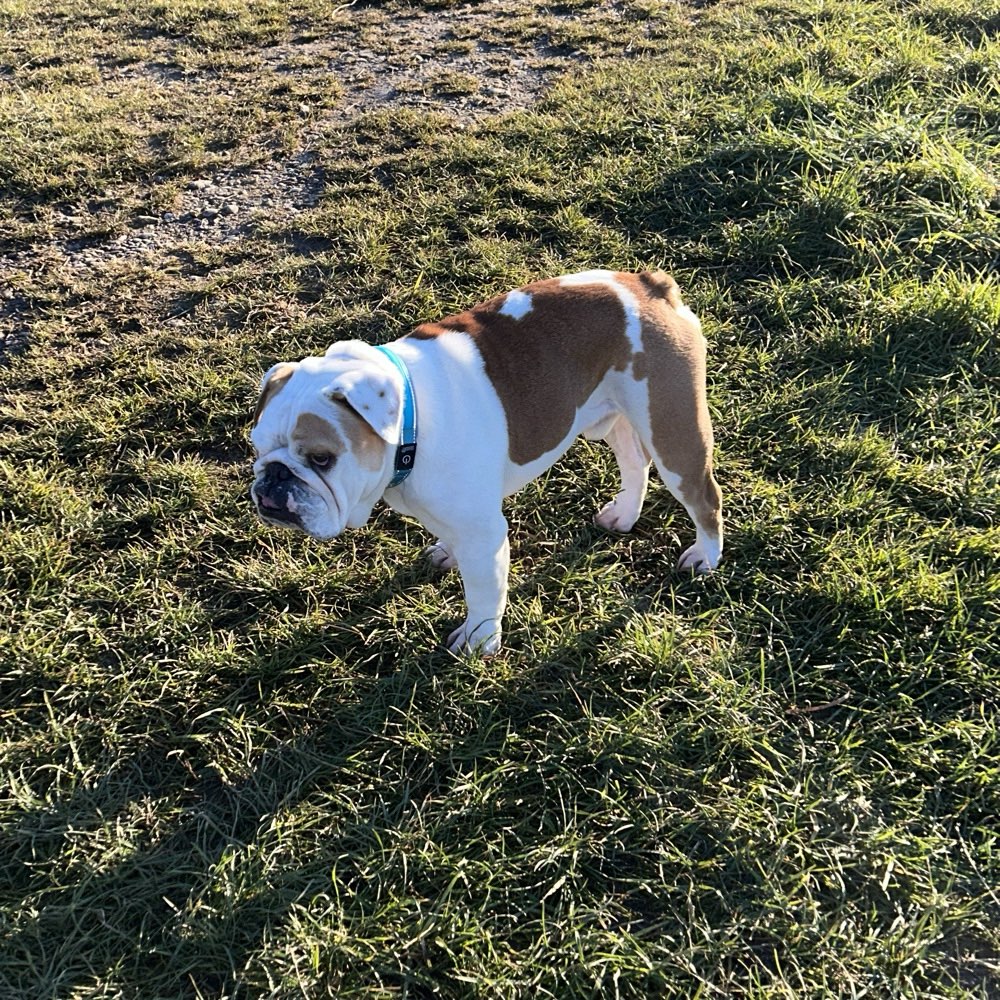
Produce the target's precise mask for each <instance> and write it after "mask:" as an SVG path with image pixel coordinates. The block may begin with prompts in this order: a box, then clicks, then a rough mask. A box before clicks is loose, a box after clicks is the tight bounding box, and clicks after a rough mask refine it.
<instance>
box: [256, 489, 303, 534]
mask: <svg viewBox="0 0 1000 1000" xmlns="http://www.w3.org/2000/svg"><path fill="white" fill-rule="evenodd" d="M253 500H254V504H255V506H256V507H257V513H258V514H259V515H260V517H261V520H264V521H269V522H271V523H272V524H278V525H281V526H282V527H293V528H301V527H302V518H301V516H300V515H299V513H298V511H297V510H296V509H295V506H296V504H295V500H294V498H293V497H292V496H291V494H290V493H289V492H288V491H287V490H286V491H285V492H284V500H285V503H284V504H281V503H279V502H278V500H276V499H275V498H274V497H273V496H271V495H270V494H269V493H266V492H264V491H263V490H260V489H259V488H258V489H255V490H254V491H253Z"/></svg>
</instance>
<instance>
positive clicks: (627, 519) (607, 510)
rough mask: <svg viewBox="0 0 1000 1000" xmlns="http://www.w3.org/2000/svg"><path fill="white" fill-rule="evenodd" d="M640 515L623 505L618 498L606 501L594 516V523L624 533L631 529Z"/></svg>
mask: <svg viewBox="0 0 1000 1000" xmlns="http://www.w3.org/2000/svg"><path fill="white" fill-rule="evenodd" d="M638 520H639V515H638V514H637V513H636V512H635V511H631V510H629V509H628V508H627V507H623V506H622V505H621V504H619V503H618V501H617V500H612V501H611V502H610V503H606V504H605V505H604V506H603V507H602V508H601V509H600V510H599V511H598V512H597V515H596V516H595V517H594V524H596V525H597V526H598V527H600V528H604V529H605V530H607V531H618V532H621V533H622V534H624V533H625V532H626V531H631V530H632V528H633V526H634V525H635V522H636V521H638Z"/></svg>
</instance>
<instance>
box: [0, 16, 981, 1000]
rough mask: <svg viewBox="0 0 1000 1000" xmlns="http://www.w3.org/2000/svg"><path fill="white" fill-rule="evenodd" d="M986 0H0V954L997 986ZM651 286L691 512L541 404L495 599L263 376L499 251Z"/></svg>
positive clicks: (505, 263) (229, 968)
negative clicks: (436, 550) (702, 555)
mask: <svg viewBox="0 0 1000 1000" xmlns="http://www.w3.org/2000/svg"><path fill="white" fill-rule="evenodd" d="M998 29H1000V7H998V6H997V4H996V3H993V2H989V3H981V2H977V3H973V2H972V0H948V2H947V3H946V2H944V0H900V2H886V3H870V2H859V0H722V2H718V3H697V4H675V3H667V2H660V0H622V2H616V3H606V2H602V0H562V2H560V3H556V4H552V5H548V6H542V5H534V4H528V3H520V2H514V0H502V2H498V3H493V2H486V0H484V2H480V3H475V4H468V5H466V4H456V3H449V2H447V0H435V2H432V0H427V2H424V3H414V4H411V5H402V4H397V3H385V4H375V3H367V4H366V3H353V4H341V5H334V6H331V5H330V4H328V3H326V2H325V0H324V2H320V0H287V2H280V3H279V2H277V0H261V2H257V0H255V2H253V3H249V2H247V0H212V2H209V0H131V2H130V3H128V4H125V3H124V2H119V0H109V2H105V3H101V4H93V3H87V2H84V0H48V2H46V3H44V4H42V3H39V2H35V0H0V183H2V184H3V187H4V190H5V193H6V197H5V198H4V199H3V200H2V201H0V239H2V243H0V254H2V264H0V294H2V296H3V297H2V299H0V337H2V349H0V496H2V498H3V499H2V501H0V525H2V530H0V859H2V860H0V871H2V877H0V995H3V996H11V997H19V998H20V997H24V998H55V997H58V998H64V997H65V998H74V1000H75V998H88V1000H89V998H99V997H100V998H122V1000H126V998H135V997H156V998H174V997H177V998H199V997H205V998H209V997H210V998H213V1000H215V998H224V997H225V998H229V997H232V998H236V997H239V998H247V997H276V998H284V997H302V996H306V997H322V996H334V997H337V998H340V1000H343V998H350V997H365V998H375V997H379V998H382V997H410V998H424V997H431V996H442V997H455V998H459V997H461V998H465V997H482V998H490V1000H492V998H495V997H510V998H524V997H532V998H537V997H552V998H559V1000H564V998H570V997H581V998H583V997H595V996H600V997H605V996H607V997H615V996H618V997H629V998H649V997H677V998H690V997H752V998H760V1000H764V998H767V1000H771V998H789V997H795V998H803V997H841V996H842V997H860V996H869V997H900V998H903V997H906V998H909V997H920V998H938V997H940V998H962V1000H992V998H994V997H997V996H1000V957H998V956H1000V934H998V927H1000V898H998V894H997V886H998V885H1000V864H998V852H997V823H998V816H1000V741H998V725H997V706H998V700H1000V632H998V621H1000V607H998V602H1000V601H998V595H1000V591H998V574H997V564H998V555H1000V529H998V511H1000V482H998V471H997V470H998V463H997V458H998V450H997V448H998V446H997V435H996V428H997V426H1000V404H998V396H997V393H996V385H997V384H1000V353H998V352H997V350H996V334H997V330H998V328H1000V285H998V280H997V276H996V266H997V261H998V259H1000V184H998V177H997V172H996V164H997V162H1000V157H998V152H1000V151H998V138H997V137H998V134H1000V117H998V110H997V109H998V108H1000V41H998V38H997V32H998ZM595 266H608V267H620V268H626V269H636V268H642V267H662V268H665V269H667V270H669V271H671V272H672V273H673V274H674V275H675V276H676V278H677V279H678V281H679V282H680V285H681V287H682V289H683V290H684V294H685V298H686V300H687V301H689V302H690V303H691V305H692V306H693V308H694V309H695V310H696V311H697V312H698V313H699V315H700V316H701V318H702V321H703V324H704V328H705V332H706V337H707V339H708V342H709V359H710V360H709V402H710V406H711V408H712V414H713V419H714V423H715V428H716V438H717V441H716V469H717V474H718V478H719V481H720V484H721V486H722V489H723V493H724V499H725V505H726V516H727V527H728V528H729V534H728V540H727V550H726V554H725V557H724V560H723V562H722V564H721V566H720V567H719V569H718V570H717V571H716V572H715V573H714V574H711V575H710V576H708V577H706V578H693V577H691V576H688V575H686V574H681V575H678V574H675V573H674V572H673V571H672V568H671V567H672V566H673V563H674V561H675V559H676V556H677V555H678V553H679V552H680V551H682V550H683V547H684V546H685V545H687V544H688V543H689V542H690V538H691V533H690V526H689V524H688V523H687V521H686V518H685V516H684V515H683V512H681V511H680V510H679V509H678V508H677V506H676V505H675V504H674V503H673V502H672V501H671V500H670V498H669V496H668V495H667V493H666V491H665V490H664V489H663V488H662V486H661V485H660V484H659V483H656V482H654V483H653V486H652V489H651V492H650V497H649V500H648V502H647V509H646V511H645V512H644V514H643V516H642V518H640V520H639V522H638V523H637V525H636V527H635V529H634V530H633V531H632V532H630V533H629V534H628V535H626V536H615V535H612V534H610V533H607V532H603V531H601V530H600V529H598V528H597V527H595V526H594V525H593V523H592V516H593V513H594V512H595V511H596V510H597V509H598V508H599V507H600V506H601V505H602V504H603V503H604V502H605V501H606V500H607V499H609V498H610V497H611V496H612V495H613V494H614V492H615V490H616V489H617V485H616V479H615V473H614V466H613V461H612V460H611V458H610V456H609V454H608V450H607V449H606V448H604V447H603V446H601V445H600V444H594V443H581V444H580V445H579V446H578V447H576V448H574V450H573V451H572V452H571V453H570V455H568V456H567V458H566V459H565V460H564V461H563V462H561V463H559V464H558V465H557V466H556V467H555V468H554V469H553V470H552V471H551V472H550V473H549V474H547V475H546V476H544V477H542V479H541V480H539V481H538V482H537V483H534V484H532V485H531V486H529V487H527V488H526V489H525V490H523V491H522V492H521V493H520V494H519V495H518V496H517V497H515V498H512V499H511V500H510V501H509V502H508V503H507V505H506V507H505V514H506V516H507V518H508V520H509V522H510V525H511V539H512V559H513V569H512V578H511V582H512V589H511V602H510V612H509V616H508V620H507V623H506V624H507V630H506V643H507V645H506V648H505V650H504V651H503V652H502V653H501V655H499V656H497V657H496V658H494V659H493V660H490V661H484V660H482V659H479V658H476V657H472V658H470V659H467V660H459V659H456V658H454V657H452V656H450V655H449V654H448V653H447V652H445V651H444V650H442V648H441V645H440V643H441V640H442V639H443V638H444V637H445V636H446V635H447V634H448V632H449V631H450V629H452V628H453V627H454V626H455V625H456V624H457V623H458V621H459V620H460V617H461V604H460V600H461V596H460V592H459V585H458V582H457V580H456V579H455V577H454V574H440V573H437V572H435V571H434V570H433V568H432V567H431V566H430V565H429V564H428V563H427V562H426V561H425V560H424V559H422V558H421V556H420V554H419V553H420V550H421V549H422V547H423V546H424V545H426V544H427V542H428V541H429V539H428V538H427V537H426V535H425V534H424V533H423V531H422V530H421V529H420V528H419V527H418V526H417V525H415V524H413V523H412V522H410V521H407V520H406V519H404V518H401V517H398V516H395V515H394V514H392V513H391V512H389V511H387V510H385V509H382V508H380V509H379V510H378V511H377V512H376V515H375V517H374V518H373V520H372V522H371V523H370V524H369V526H367V527H366V528H365V529H364V530H361V531H357V532H352V533H348V534H345V535H344V536H343V537H342V538H340V539H338V540H336V541H335V542H332V543H329V544H319V543H316V542H314V541H311V540H308V539H304V538H300V537H294V536H291V535H289V534H286V533H281V532H277V531H275V530H272V529H268V528H266V527H265V526H264V525H262V524H260V523H259V521H258V520H257V519H256V518H255V517H254V515H253V511H252V509H251V506H250V504H249V502H248V499H247V493H248V487H249V482H250V471H249V463H250V458H251V456H250V449H249V447H248V443H247V430H248V422H249V419H250V415H251V414H252V412H253V407H254V403H255V399H256V389H257V385H258V383H259V379H260V376H261V374H262V373H263V372H264V371H266V370H267V368H269V367H270V366H271V364H273V363H274V362H275V361H278V360H281V359H286V358H294V357H300V356H302V355H304V354H307V353H312V352H316V351H317V350H322V349H324V348H325V347H326V345H327V344H329V343H330V342H331V341H332V340H335V339H337V338H342V337H360V338H363V339H366V340H368V341H369V342H371V343H383V342H385V341H388V340H391V339H393V338H394V337H396V336H399V335H400V334H402V333H404V332H405V331H407V330H409V329H411V328H412V327H413V326H414V325H415V324H417V323H419V322H421V321H424V320H428V319H435V318H439V317H440V316H442V315H444V314H447V313H448V312H452V311H454V310H456V309H460V308H463V307H465V306H468V305H469V304H470V303H472V302H475V301H480V300H483V299H485V298H488V297H489V296H491V295H494V294H496V293H498V292H501V291H505V290H507V289H509V288H511V287H514V286H516V285H518V284H520V283H522V282H525V281H528V280H530V279H533V278H539V277H543V276H547V275H551V274H557V273H561V272H567V271H572V270H577V269H581V268H585V267H595Z"/></svg>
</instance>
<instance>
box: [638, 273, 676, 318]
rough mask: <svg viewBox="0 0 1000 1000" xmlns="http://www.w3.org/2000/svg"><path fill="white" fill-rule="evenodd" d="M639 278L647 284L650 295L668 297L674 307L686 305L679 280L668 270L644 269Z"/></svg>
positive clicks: (661, 297)
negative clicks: (675, 279)
mask: <svg viewBox="0 0 1000 1000" xmlns="http://www.w3.org/2000/svg"><path fill="white" fill-rule="evenodd" d="M639 280H640V281H641V282H642V283H643V284H644V285H645V286H646V289H647V291H648V292H649V294H650V295H653V296H655V297H656V298H660V299H666V300H667V302H668V303H669V304H670V305H671V306H673V308H674V309H678V308H680V306H682V305H684V300H683V299H682V298H681V290H680V288H678V287H677V282H676V281H674V279H673V278H672V277H671V276H670V275H669V274H667V272H666V271H643V272H642V274H640V275H639Z"/></svg>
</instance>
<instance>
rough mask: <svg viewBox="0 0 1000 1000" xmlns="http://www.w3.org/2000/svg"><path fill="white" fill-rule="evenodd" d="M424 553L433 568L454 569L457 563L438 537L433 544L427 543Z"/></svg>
mask: <svg viewBox="0 0 1000 1000" xmlns="http://www.w3.org/2000/svg"><path fill="white" fill-rule="evenodd" d="M424 555H425V556H427V558H428V559H430V561H431V565H432V566H433V567H434V568H435V569H454V568H455V567H456V566H457V565H458V560H456V559H455V557H454V556H453V555H452V554H451V550H450V549H449V548H448V546H447V545H445V544H444V542H442V541H441V539H440V538H439V539H438V540H437V541H436V542H435V543H434V544H433V545H428V546H427V548H426V549H424Z"/></svg>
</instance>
